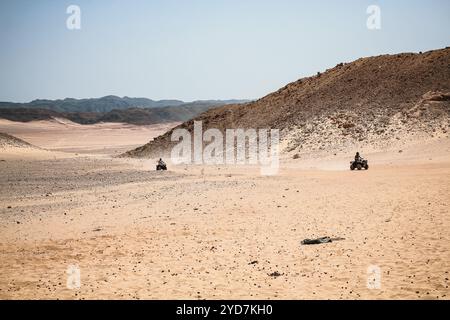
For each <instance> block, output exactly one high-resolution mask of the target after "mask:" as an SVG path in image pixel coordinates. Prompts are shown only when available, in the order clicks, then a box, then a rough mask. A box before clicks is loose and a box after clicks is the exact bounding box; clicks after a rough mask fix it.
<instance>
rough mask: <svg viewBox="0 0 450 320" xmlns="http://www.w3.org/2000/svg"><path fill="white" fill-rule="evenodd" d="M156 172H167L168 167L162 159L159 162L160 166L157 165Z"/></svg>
mask: <svg viewBox="0 0 450 320" xmlns="http://www.w3.org/2000/svg"><path fill="white" fill-rule="evenodd" d="M156 170H158V171H159V170H167V166H166V163H165V162H164V161H163V160H162V159H161V158H159V160H158V164H157V165H156Z"/></svg>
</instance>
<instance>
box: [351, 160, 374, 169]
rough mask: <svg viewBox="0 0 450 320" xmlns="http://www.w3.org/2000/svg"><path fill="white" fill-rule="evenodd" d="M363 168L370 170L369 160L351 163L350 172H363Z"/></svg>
mask: <svg viewBox="0 0 450 320" xmlns="http://www.w3.org/2000/svg"><path fill="white" fill-rule="evenodd" d="M362 168H364V169H366V170H369V162H368V161H367V160H365V159H361V160H358V161H356V160H355V161H350V170H355V169H357V170H361V169H362Z"/></svg>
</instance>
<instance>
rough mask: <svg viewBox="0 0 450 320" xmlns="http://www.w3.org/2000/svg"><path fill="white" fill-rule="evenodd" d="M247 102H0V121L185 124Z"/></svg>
mask: <svg viewBox="0 0 450 320" xmlns="http://www.w3.org/2000/svg"><path fill="white" fill-rule="evenodd" d="M244 102H247V100H198V101H194V102H184V101H180V100H159V101H155V100H151V99H147V98H129V97H123V98H120V97H117V96H106V97H102V98H92V99H72V98H66V99H63V100H33V101H31V102H28V103H14V102H0V118H3V119H8V120H11V121H20V122H28V121H33V120H49V119H52V118H66V119H69V120H71V121H73V122H77V123H80V124H92V123H97V122H125V123H131V124H138V125H145V124H155V123H162V122H173V121H187V120H189V119H191V118H193V117H195V116H198V115H199V114H201V113H202V112H205V111H207V110H209V109H211V108H214V107H219V106H223V105H228V104H236V103H244Z"/></svg>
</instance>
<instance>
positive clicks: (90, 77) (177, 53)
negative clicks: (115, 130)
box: [0, 0, 450, 102]
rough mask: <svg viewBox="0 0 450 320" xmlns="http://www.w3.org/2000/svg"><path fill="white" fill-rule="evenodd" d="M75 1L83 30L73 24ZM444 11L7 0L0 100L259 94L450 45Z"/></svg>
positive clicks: (1, 32)
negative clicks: (370, 22) (377, 14)
mask: <svg viewBox="0 0 450 320" xmlns="http://www.w3.org/2000/svg"><path fill="white" fill-rule="evenodd" d="M71 4H76V5H78V6H80V8H81V30H72V31H71V30H68V29H67V28H66V19H67V17H68V16H69V15H68V14H66V8H67V7H68V6H69V5H71ZM371 4H376V5H379V6H380V7H381V19H382V20H381V23H382V25H381V27H382V28H381V30H377V31H373V30H368V29H367V27H366V20H367V17H368V15H367V14H366V9H367V7H368V6H369V5H371ZM449 13H450V1H448V0H423V1H418V0H412V1H411V0H409V1H407V0H395V1H387V0H385V1H382V0H378V1H377V0H369V1H366V0H342V1H336V0H329V1H300V0H297V1H293V0H277V1H275V0H272V1H265V0H197V1H190V0H179V1H173V0H158V1H156V0H147V1H144V0H128V1H125V0H123V1H118V0H117V1H113V0H95V1H92V0H70V1H65V0H58V1H57V0H53V1H52V0H48V1H45V0H28V1H24V0H1V1H0V100H1V101H18V102H24V101H29V100H32V99H36V98H50V99H55V98H65V97H74V98H87V97H100V96H104V95H109V94H114V95H119V96H125V95H126V96H132V97H148V98H152V99H168V98H176V99H181V100H185V101H190V100H195V99H229V98H250V99H253V98H258V97H261V96H264V95H265V94H267V93H269V92H271V91H274V90H276V89H278V88H280V87H282V86H284V85H285V84H287V83H288V82H291V81H294V80H296V79H298V78H301V77H304V76H308V75H312V74H315V73H316V72H317V71H322V70H324V69H326V68H329V67H333V66H335V65H336V64H337V63H339V62H348V61H352V60H354V59H357V58H359V57H363V56H372V55H378V54H385V53H398V52H405V51H408V52H417V51H427V50H431V49H437V48H442V47H446V46H449V45H450V19H449Z"/></svg>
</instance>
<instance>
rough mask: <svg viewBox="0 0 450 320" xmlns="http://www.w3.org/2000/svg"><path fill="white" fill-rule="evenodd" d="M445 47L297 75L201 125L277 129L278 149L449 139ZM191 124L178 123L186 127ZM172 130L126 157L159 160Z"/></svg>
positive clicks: (448, 52) (206, 117) (448, 55)
mask: <svg viewBox="0 0 450 320" xmlns="http://www.w3.org/2000/svg"><path fill="white" fill-rule="evenodd" d="M449 118H450V48H445V49H441V50H435V51H430V52H426V53H420V54H414V53H403V54H396V55H382V56H377V57H370V58H361V59H358V60H356V61H354V62H352V63H346V64H344V63H342V64H338V65H337V66H335V67H334V68H331V69H328V70H326V71H325V72H323V73H318V74H317V75H315V76H312V77H308V78H303V79H300V80H298V81H296V82H292V83H290V84H288V85H287V86H285V87H283V88H281V89H279V90H278V91H276V92H274V93H271V94H269V95H267V96H265V97H263V98H261V99H259V100H257V101H254V102H251V103H246V104H238V105H228V106H224V107H220V108H216V109H212V110H209V111H207V112H205V113H203V114H201V115H200V116H198V117H197V118H196V119H194V120H202V121H203V128H204V130H205V129H207V128H219V129H225V128H238V127H239V128H278V129H280V130H281V137H282V140H283V151H285V152H304V151H306V150H308V151H313V150H323V149H326V150H330V149H333V150H342V149H343V148H345V147H346V146H354V145H361V144H371V145H373V146H374V147H379V146H384V145H387V144H390V143H394V142H395V141H398V140H402V141H403V140H405V139H418V138H419V137H433V136H437V135H441V134H444V135H446V134H447V130H448V125H449ZM192 125H193V120H191V121H188V122H185V123H183V124H182V125H180V126H179V127H184V128H188V129H192ZM170 136H171V131H169V132H167V133H166V134H164V135H163V136H160V137H158V138H156V139H155V140H154V141H151V142H150V143H148V144H146V145H144V146H142V147H140V148H137V149H135V150H131V151H129V152H127V153H126V154H125V156H132V157H146V156H158V155H159V154H161V153H163V152H164V151H167V150H168V149H169V148H170V146H171V143H170Z"/></svg>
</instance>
